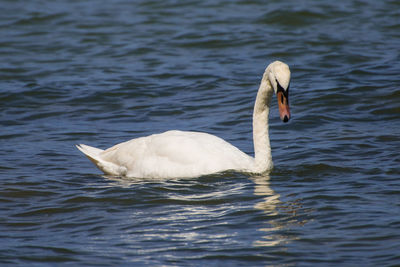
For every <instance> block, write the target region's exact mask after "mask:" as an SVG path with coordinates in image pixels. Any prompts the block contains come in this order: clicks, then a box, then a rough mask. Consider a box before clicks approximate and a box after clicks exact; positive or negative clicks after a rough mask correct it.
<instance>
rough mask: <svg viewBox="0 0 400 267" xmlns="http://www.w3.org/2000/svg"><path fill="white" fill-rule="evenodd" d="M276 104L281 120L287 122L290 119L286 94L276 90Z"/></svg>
mask: <svg viewBox="0 0 400 267" xmlns="http://www.w3.org/2000/svg"><path fill="white" fill-rule="evenodd" d="M277 98H278V106H279V116H280V117H281V120H282V121H283V122H288V121H289V119H290V109H289V99H288V95H285V94H284V93H283V92H282V91H278V93H277Z"/></svg>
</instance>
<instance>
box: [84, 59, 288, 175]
mask: <svg viewBox="0 0 400 267" xmlns="http://www.w3.org/2000/svg"><path fill="white" fill-rule="evenodd" d="M289 85H290V69H289V67H288V65H286V64H285V63H283V62H281V61H275V62H272V63H271V64H269V65H268V66H267V68H266V69H265V72H264V74H263V77H262V79H261V83H260V87H259V89H258V92H257V97H256V101H255V105H254V111H253V142H254V155H255V156H254V157H251V156H249V155H247V154H246V153H244V152H242V151H240V150H239V149H238V148H236V147H235V146H233V145H231V144H230V143H228V142H226V141H225V140H223V139H221V138H219V137H217V136H214V135H211V134H208V133H202V132H190V131H179V130H171V131H167V132H164V133H160V134H153V135H150V136H146V137H139V138H135V139H132V140H130V141H127V142H123V143H120V144H117V145H115V146H113V147H111V148H108V149H106V150H102V149H98V148H94V147H91V146H87V145H84V144H80V145H77V146H76V147H77V148H78V149H79V150H80V151H81V152H82V153H83V154H85V155H86V156H87V157H88V158H89V160H91V161H92V162H93V163H94V164H95V165H96V166H97V167H98V168H99V169H100V170H101V171H103V172H104V173H105V174H108V175H112V176H124V177H135V178H179V177H199V176H202V175H207V174H212V173H218V172H222V171H227V170H233V171H238V172H248V173H263V172H266V171H269V170H271V169H272V167H273V164H272V156H271V146H270V141H269V133H268V115H269V109H270V105H271V98H272V95H273V93H275V95H276V96H277V99H278V108H279V114H280V118H281V120H282V121H283V122H288V121H289V119H290V109H289Z"/></svg>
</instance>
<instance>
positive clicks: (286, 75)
mask: <svg viewBox="0 0 400 267" xmlns="http://www.w3.org/2000/svg"><path fill="white" fill-rule="evenodd" d="M266 74H268V79H269V82H270V83H271V85H272V88H273V89H274V92H275V94H276V97H277V98H278V106H279V116H280V117H281V120H282V121H283V122H288V121H289V119H290V109H289V86H290V69H289V66H288V65H286V64H285V63H283V62H281V61H275V62H272V63H271V64H269V66H268V67H267V69H266Z"/></svg>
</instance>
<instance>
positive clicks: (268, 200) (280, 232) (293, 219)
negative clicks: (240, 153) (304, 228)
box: [251, 174, 311, 247]
mask: <svg viewBox="0 0 400 267" xmlns="http://www.w3.org/2000/svg"><path fill="white" fill-rule="evenodd" d="M251 179H252V180H253V182H254V183H255V188H254V195H256V196H263V199H262V201H261V202H258V203H257V204H255V205H254V208H256V209H259V210H262V211H263V212H264V213H265V215H267V216H268V217H269V218H270V219H268V220H267V221H266V222H267V224H265V225H263V227H262V228H260V229H259V231H261V232H263V236H262V239H259V240H257V241H255V242H254V245H255V246H258V247H271V246H276V245H281V244H287V243H289V242H291V241H293V240H295V239H297V236H296V235H293V234H285V229H289V228H290V226H293V225H304V224H305V223H307V222H308V219H307V218H305V217H304V215H306V214H307V213H309V212H311V211H310V210H305V209H302V207H301V203H300V202H299V200H296V201H294V202H287V203H284V202H282V201H281V200H280V195H279V194H276V193H275V192H274V190H272V189H271V187H270V186H269V179H270V177H269V176H268V175H267V174H263V175H259V176H253V177H252V178H251ZM299 213H301V214H302V216H299Z"/></svg>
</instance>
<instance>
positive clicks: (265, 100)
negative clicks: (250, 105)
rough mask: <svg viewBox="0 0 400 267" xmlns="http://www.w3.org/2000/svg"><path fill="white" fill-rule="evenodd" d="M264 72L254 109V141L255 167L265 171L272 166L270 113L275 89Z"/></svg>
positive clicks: (258, 170) (257, 169) (259, 170)
mask: <svg viewBox="0 0 400 267" xmlns="http://www.w3.org/2000/svg"><path fill="white" fill-rule="evenodd" d="M267 77H268V75H266V74H264V76H263V78H262V80H261V84H260V88H259V89H258V93H257V98H256V103H255V105H254V111H253V142H254V154H255V155H254V158H255V169H256V171H257V172H263V171H266V170H268V169H271V168H272V155H271V145H270V142H269V133H268V115H269V108H270V105H271V98H272V94H273V89H272V87H271V83H270V81H269V79H268V78H267Z"/></svg>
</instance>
